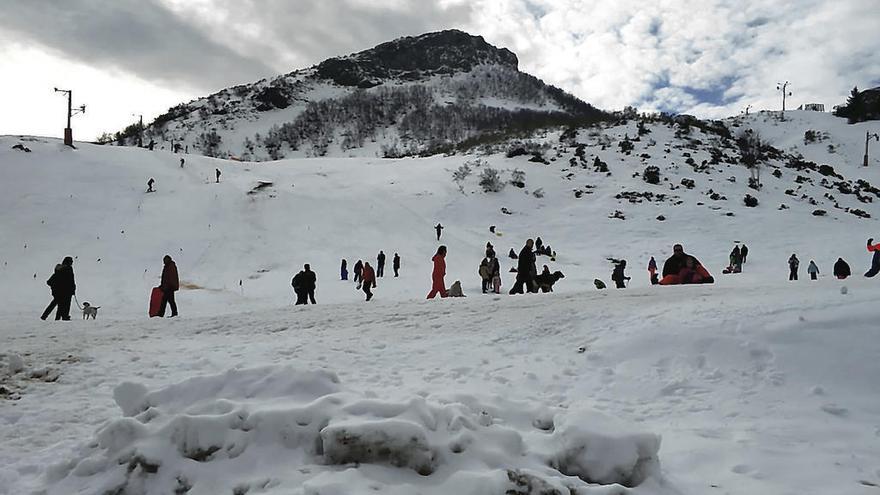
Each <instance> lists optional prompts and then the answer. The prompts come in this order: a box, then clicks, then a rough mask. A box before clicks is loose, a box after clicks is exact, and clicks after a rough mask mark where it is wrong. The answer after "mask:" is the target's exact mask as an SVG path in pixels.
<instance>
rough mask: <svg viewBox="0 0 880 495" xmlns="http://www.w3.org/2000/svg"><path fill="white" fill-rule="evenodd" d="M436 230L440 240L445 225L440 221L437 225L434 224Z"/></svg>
mask: <svg viewBox="0 0 880 495" xmlns="http://www.w3.org/2000/svg"><path fill="white" fill-rule="evenodd" d="M434 230H436V231H437V240H438V241H439V240H440V233H441V232H442V231H443V226H442V225H440V223H439V222H438V223H437V225H435V226H434Z"/></svg>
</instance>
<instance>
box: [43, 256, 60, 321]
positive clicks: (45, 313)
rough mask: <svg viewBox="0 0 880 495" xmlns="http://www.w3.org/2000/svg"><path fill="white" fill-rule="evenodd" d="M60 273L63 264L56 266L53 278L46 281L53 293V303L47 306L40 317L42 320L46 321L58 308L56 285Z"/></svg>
mask: <svg viewBox="0 0 880 495" xmlns="http://www.w3.org/2000/svg"><path fill="white" fill-rule="evenodd" d="M60 271H61V263H58V264H57V265H55V271H54V272H52V276H50V277H49V280H46V285H48V286H49V289H50V290H51V291H52V301H51V302H50V303H49V305H48V306H46V309H45V311H43V314H42V315H41V316H40V319H41V320H45V319H46V318H48V317H49V315H50V314H52V310H54V309H55V307H56V306H58V294H57V293H56V292H55V283H56V281H57V280H58V272H60Z"/></svg>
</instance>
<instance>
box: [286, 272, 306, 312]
mask: <svg viewBox="0 0 880 495" xmlns="http://www.w3.org/2000/svg"><path fill="white" fill-rule="evenodd" d="M290 285H291V286H292V287H293V293H294V294H296V302H295V303H294V304H295V305H296V306H299V305H300V304H308V299H306V298H307V295H306V289H305V270H300V271H299V273H297V274H296V275H294V276H293V279H292V280H291V281H290Z"/></svg>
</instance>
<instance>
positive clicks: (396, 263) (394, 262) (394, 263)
mask: <svg viewBox="0 0 880 495" xmlns="http://www.w3.org/2000/svg"><path fill="white" fill-rule="evenodd" d="M391 269H392V270H394V277H395V278H396V277H397V276H398V275H400V273H399V272H400V255H399V254H397V253H394V258H392V259H391Z"/></svg>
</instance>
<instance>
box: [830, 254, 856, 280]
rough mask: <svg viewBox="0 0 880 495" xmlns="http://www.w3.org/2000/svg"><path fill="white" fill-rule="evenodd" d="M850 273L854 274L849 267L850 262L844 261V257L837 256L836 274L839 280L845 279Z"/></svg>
mask: <svg viewBox="0 0 880 495" xmlns="http://www.w3.org/2000/svg"><path fill="white" fill-rule="evenodd" d="M850 275H852V272H851V271H850V269H849V264H848V263H847V262H846V261H843V258H837V262H836V263H834V276H835V277H837V279H838V280H844V279H846V278H847V277H849V276H850Z"/></svg>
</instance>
